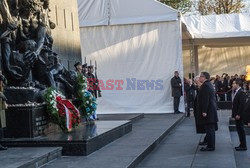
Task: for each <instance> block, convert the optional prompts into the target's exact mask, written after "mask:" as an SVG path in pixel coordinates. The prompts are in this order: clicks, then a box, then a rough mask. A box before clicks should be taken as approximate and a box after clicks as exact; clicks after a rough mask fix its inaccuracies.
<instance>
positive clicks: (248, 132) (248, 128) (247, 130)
mask: <svg viewBox="0 0 250 168" xmlns="http://www.w3.org/2000/svg"><path fill="white" fill-rule="evenodd" d="M244 127H245V133H246V135H250V126H246V125H245V126H244ZM229 130H230V131H236V126H235V125H229Z"/></svg>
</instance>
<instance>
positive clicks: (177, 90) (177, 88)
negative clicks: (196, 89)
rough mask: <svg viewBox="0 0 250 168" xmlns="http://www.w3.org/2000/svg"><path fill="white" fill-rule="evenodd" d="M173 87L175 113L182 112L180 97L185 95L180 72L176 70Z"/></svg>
mask: <svg viewBox="0 0 250 168" xmlns="http://www.w3.org/2000/svg"><path fill="white" fill-rule="evenodd" d="M171 87H172V96H173V97H174V113H175V114H178V113H181V112H180V111H179V104H180V97H181V96H182V95H183V93H182V82H181V78H180V77H179V72H178V71H175V72H174V77H173V78H172V79H171Z"/></svg>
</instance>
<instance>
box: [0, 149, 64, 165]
mask: <svg viewBox="0 0 250 168" xmlns="http://www.w3.org/2000/svg"><path fill="white" fill-rule="evenodd" d="M61 150H62V149H61V148H60V147H59V148H58V147H43V148H33V147H26V148H23V147H19V148H9V149H8V150H5V151H0V168H16V167H23V168H26V167H36V165H37V166H39V165H42V164H44V163H47V162H48V161H52V160H53V159H55V158H57V157H59V156H60V155H61Z"/></svg>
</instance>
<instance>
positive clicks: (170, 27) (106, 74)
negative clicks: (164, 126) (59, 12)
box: [78, 0, 184, 114]
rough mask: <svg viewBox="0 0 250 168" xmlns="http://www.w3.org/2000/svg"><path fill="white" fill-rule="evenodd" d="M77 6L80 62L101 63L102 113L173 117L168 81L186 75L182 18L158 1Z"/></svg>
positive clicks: (109, 0) (86, 0) (89, 0)
mask: <svg viewBox="0 0 250 168" xmlns="http://www.w3.org/2000/svg"><path fill="white" fill-rule="evenodd" d="M78 4H79V19H80V35H81V51H82V57H83V60H85V58H84V57H86V59H87V63H89V62H90V60H92V62H94V60H96V61H97V64H98V78H99V81H100V83H101V85H102V86H101V89H102V94H103V96H102V97H101V98H99V99H98V113H99V114H100V113H172V112H173V98H172V97H171V86H170V79H171V78H172V77H173V75H174V71H176V70H178V71H179V72H180V75H181V76H182V74H183V64H182V45H181V44H182V43H181V42H182V39H181V21H180V19H179V17H178V15H179V13H178V12H177V11H176V10H174V9H172V8H170V7H168V6H165V5H163V4H161V3H159V2H157V1H156V0H78ZM118 83H120V87H119V84H118ZM180 111H184V102H183V100H181V105H180Z"/></svg>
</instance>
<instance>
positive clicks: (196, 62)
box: [194, 45, 200, 75]
mask: <svg viewBox="0 0 250 168" xmlns="http://www.w3.org/2000/svg"><path fill="white" fill-rule="evenodd" d="M198 51H199V46H197V45H195V46H194V73H195V75H199V73H200V72H199V52H198Z"/></svg>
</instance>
